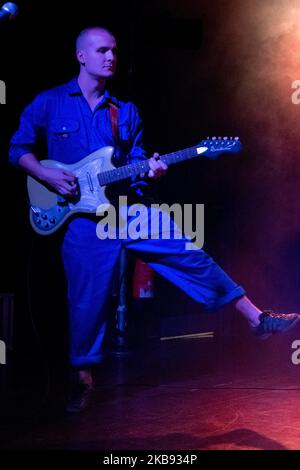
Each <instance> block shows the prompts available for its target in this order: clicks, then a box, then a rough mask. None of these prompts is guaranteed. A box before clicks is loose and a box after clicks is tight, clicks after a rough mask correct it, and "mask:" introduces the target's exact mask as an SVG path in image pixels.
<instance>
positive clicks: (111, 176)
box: [97, 142, 205, 186]
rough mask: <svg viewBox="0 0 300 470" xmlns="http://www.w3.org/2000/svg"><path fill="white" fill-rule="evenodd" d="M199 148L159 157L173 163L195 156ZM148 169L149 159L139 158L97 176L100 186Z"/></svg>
mask: <svg viewBox="0 0 300 470" xmlns="http://www.w3.org/2000/svg"><path fill="white" fill-rule="evenodd" d="M204 144H205V143H204V142H203V147H204ZM199 148H201V146H200V145H197V147H189V148H187V149H184V150H180V151H178V152H172V153H167V154H165V155H161V156H160V159H161V160H162V161H163V162H164V163H166V164H167V165H173V164H174V163H179V162H182V161H184V160H188V159H190V158H194V157H197V156H198V155H199ZM203 151H205V149H203ZM200 153H201V152H200ZM149 170H150V166H149V160H141V161H140V162H137V163H130V164H128V165H124V166H120V167H119V168H114V169H113V170H108V171H104V172H103V173H99V174H98V175H97V176H98V180H99V183H100V186H106V185H107V184H110V183H115V182H117V181H121V180H124V179H126V178H131V177H135V176H137V175H139V174H141V173H147V172H148V171H149Z"/></svg>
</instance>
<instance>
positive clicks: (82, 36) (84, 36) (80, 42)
mask: <svg viewBox="0 0 300 470" xmlns="http://www.w3.org/2000/svg"><path fill="white" fill-rule="evenodd" d="M94 32H96V33H97V32H102V33H106V34H109V35H110V36H112V37H114V35H113V33H112V32H111V31H109V29H107V28H104V27H102V26H89V27H88V28H85V29H83V30H82V31H80V33H79V34H78V36H77V39H76V51H78V50H79V49H84V48H85V47H86V46H87V44H88V42H89V37H90V35H92V34H93V33H94Z"/></svg>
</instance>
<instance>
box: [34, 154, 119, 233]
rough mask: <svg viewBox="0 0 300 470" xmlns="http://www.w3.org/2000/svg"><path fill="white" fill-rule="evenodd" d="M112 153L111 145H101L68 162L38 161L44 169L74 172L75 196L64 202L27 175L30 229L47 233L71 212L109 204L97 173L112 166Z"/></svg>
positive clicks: (84, 210) (52, 230) (91, 211)
mask: <svg viewBox="0 0 300 470" xmlns="http://www.w3.org/2000/svg"><path fill="white" fill-rule="evenodd" d="M113 155H114V148H113V147H102V148H101V149H99V150H97V151H96V152H93V153H91V154H90V155H88V156H87V157H85V158H84V159H83V160H80V161H79V162H77V163H74V164H72V165H66V164H64V163H61V162H58V161H55V160H42V161H41V164H42V165H43V166H45V167H47V168H60V169H64V170H68V171H71V172H72V173H74V174H75V175H76V178H77V185H78V188H79V195H78V197H76V198H74V199H72V200H70V201H68V200H66V199H64V198H63V197H62V196H59V195H58V194H57V193H55V192H53V191H51V190H50V189H48V188H47V187H46V186H44V185H43V184H42V183H40V182H39V181H37V180H36V179H34V178H33V177H31V176H29V177H28V179H27V188H28V195H29V200H30V222H31V225H32V227H33V228H34V230H35V231H36V232H37V233H39V234H41V235H48V234H51V233H53V232H55V231H56V230H57V229H58V228H59V227H60V226H61V225H62V224H63V223H64V222H65V220H66V218H68V217H70V216H71V215H73V214H75V213H84V212H85V213H95V212H96V209H97V207H98V206H99V205H100V204H105V203H109V200H108V199H107V197H106V194H105V189H106V187H105V186H104V187H103V186H100V184H99V180H98V177H97V175H98V174H99V173H103V172H105V171H109V170H112V169H116V168H115V166H114V165H113V164H112V157H113Z"/></svg>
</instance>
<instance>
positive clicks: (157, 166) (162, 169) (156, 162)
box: [141, 153, 168, 179]
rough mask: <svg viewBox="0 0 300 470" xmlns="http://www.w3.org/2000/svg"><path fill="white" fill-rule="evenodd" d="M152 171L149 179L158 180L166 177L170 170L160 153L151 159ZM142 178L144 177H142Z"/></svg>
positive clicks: (149, 173)
mask: <svg viewBox="0 0 300 470" xmlns="http://www.w3.org/2000/svg"><path fill="white" fill-rule="evenodd" d="M149 166H150V171H149V172H148V176H149V178H153V179H157V178H160V177H161V176H163V175H165V174H166V172H167V169H168V165H166V164H165V163H164V162H163V161H162V160H161V159H160V156H159V153H154V154H153V157H151V158H149ZM141 176H142V177H143V176H144V174H143V175H141Z"/></svg>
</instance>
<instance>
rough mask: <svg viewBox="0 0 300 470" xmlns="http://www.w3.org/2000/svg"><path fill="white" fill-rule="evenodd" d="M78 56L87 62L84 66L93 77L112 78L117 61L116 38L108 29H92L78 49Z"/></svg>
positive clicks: (83, 61)
mask: <svg viewBox="0 0 300 470" xmlns="http://www.w3.org/2000/svg"><path fill="white" fill-rule="evenodd" d="M77 58H78V60H79V62H80V63H81V64H85V65H84V68H85V70H86V72H87V73H88V74H89V75H90V76H91V77H93V78H96V79H99V78H104V79H108V78H111V77H113V76H114V73H115V69H116V63H117V44H116V40H115V38H114V37H113V36H111V35H110V34H109V33H108V32H106V31H101V30H100V31H99V30H91V31H90V32H89V33H88V35H87V37H86V38H85V40H84V41H83V44H82V47H81V48H80V49H79V50H78V51H77Z"/></svg>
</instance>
